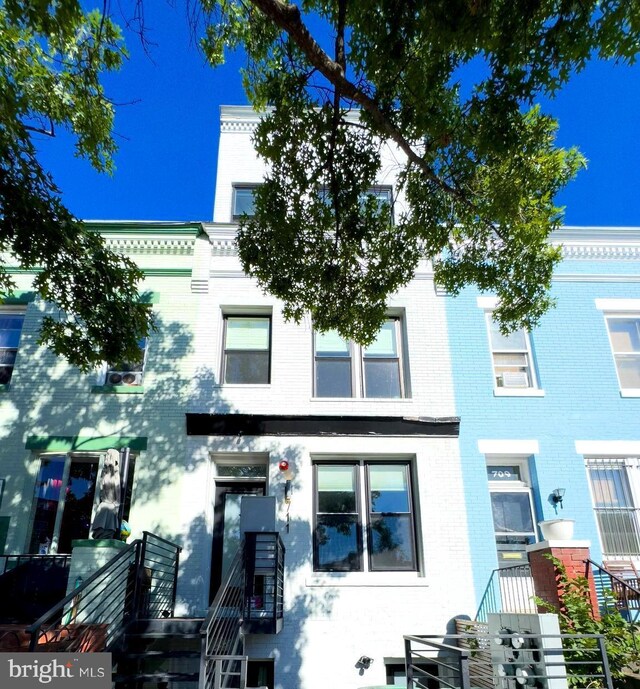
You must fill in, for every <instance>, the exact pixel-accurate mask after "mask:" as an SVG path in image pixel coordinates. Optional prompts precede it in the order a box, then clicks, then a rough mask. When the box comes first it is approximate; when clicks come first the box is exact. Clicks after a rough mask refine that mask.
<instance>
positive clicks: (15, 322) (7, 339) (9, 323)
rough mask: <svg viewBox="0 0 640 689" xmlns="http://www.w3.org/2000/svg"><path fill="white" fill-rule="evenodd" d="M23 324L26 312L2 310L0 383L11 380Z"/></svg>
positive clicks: (0, 317) (0, 322)
mask: <svg viewBox="0 0 640 689" xmlns="http://www.w3.org/2000/svg"><path fill="white" fill-rule="evenodd" d="M23 324H24V313H22V312H19V311H11V310H7V311H4V310H3V311H0V385H6V384H7V383H9V381H10V380H11V376H12V374H13V367H14V365H15V361H16V354H17V353H18V347H19V345H20V333H21V332H22V326H23Z"/></svg>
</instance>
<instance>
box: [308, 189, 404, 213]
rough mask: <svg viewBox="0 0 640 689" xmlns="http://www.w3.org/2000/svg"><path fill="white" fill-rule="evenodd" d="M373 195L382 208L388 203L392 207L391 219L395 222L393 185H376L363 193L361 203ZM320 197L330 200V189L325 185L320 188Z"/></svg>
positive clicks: (326, 200) (325, 200)
mask: <svg viewBox="0 0 640 689" xmlns="http://www.w3.org/2000/svg"><path fill="white" fill-rule="evenodd" d="M369 196H373V197H374V198H375V199H376V201H377V202H378V207H379V208H382V205H383V204H385V203H386V204H387V205H388V206H389V207H390V209H391V220H392V222H393V192H392V189H391V187H387V186H376V187H371V188H370V189H369V190H368V191H367V192H366V194H363V195H362V196H361V203H363V202H364V200H365V199H366V198H367V197H369ZM320 197H321V199H322V200H323V201H324V202H326V203H328V202H329V190H328V189H327V187H323V188H322V189H321V190H320Z"/></svg>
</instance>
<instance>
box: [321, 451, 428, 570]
mask: <svg viewBox="0 0 640 689" xmlns="http://www.w3.org/2000/svg"><path fill="white" fill-rule="evenodd" d="M314 470H315V496H314V515H315V528H314V569H315V571H320V572H332V571H352V572H361V571H364V570H365V569H366V570H368V571H415V570H416V569H417V558H416V546H415V524H414V511H413V500H412V495H411V476H410V474H411V472H410V465H409V463H408V462H391V461H380V462H377V461H373V460H372V461H361V462H355V461H353V462H348V461H347V462H336V463H316V464H315V465H314Z"/></svg>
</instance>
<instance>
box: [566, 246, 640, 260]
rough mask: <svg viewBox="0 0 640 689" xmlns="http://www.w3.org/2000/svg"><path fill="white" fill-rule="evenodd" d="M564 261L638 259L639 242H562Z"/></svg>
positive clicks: (639, 254) (639, 253)
mask: <svg viewBox="0 0 640 689" xmlns="http://www.w3.org/2000/svg"><path fill="white" fill-rule="evenodd" d="M562 258H563V259H564V260H565V261H640V243H639V244H611V243H606V244H604V243H603V244H567V243H563V244H562Z"/></svg>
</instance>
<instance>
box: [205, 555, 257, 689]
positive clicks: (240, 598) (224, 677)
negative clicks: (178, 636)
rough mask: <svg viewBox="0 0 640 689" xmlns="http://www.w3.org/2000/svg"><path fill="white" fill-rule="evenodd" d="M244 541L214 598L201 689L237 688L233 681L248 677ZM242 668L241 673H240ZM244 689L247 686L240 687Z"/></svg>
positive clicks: (206, 639)
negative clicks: (245, 654)
mask: <svg viewBox="0 0 640 689" xmlns="http://www.w3.org/2000/svg"><path fill="white" fill-rule="evenodd" d="M244 585H245V571H244V542H243V543H242V544H241V545H240V547H239V548H238V552H237V553H236V555H235V557H234V558H233V561H232V563H231V566H230V568H229V572H228V574H227V576H226V578H225V580H224V581H223V582H222V585H221V586H220V588H219V590H218V593H217V594H216V596H215V598H214V599H213V603H212V604H211V607H210V608H209V612H208V613H207V617H206V618H205V620H204V623H203V624H202V628H201V630H200V634H201V637H202V641H201V652H200V683H199V689H214V688H216V689H217V687H225V686H235V685H233V684H231V682H232V678H233V677H236V675H237V673H238V672H240V676H241V677H246V664H247V658H246V656H244V638H243V636H242V630H241V627H242V614H243V609H244V601H245V590H244ZM238 666H239V667H240V670H238ZM239 686H240V687H242V689H244V686H245V685H244V684H240V685H239Z"/></svg>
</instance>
